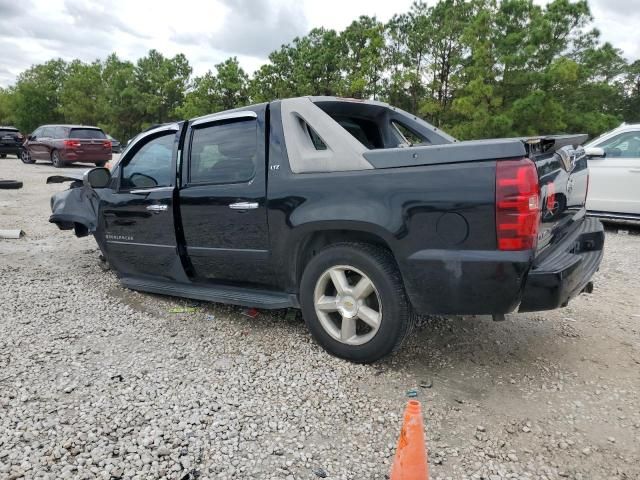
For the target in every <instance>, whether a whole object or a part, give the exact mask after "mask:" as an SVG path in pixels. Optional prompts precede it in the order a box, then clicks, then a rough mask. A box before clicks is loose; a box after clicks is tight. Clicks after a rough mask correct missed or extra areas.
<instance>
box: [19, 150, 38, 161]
mask: <svg viewBox="0 0 640 480" xmlns="http://www.w3.org/2000/svg"><path fill="white" fill-rule="evenodd" d="M20 160H22V163H26V164H27V165H30V164H32V163H36V161H35V160H34V159H33V158H31V154H30V153H29V150H27V149H26V148H25V149H23V150H22V151H21V152H20Z"/></svg>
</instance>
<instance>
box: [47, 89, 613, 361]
mask: <svg viewBox="0 0 640 480" xmlns="http://www.w3.org/2000/svg"><path fill="white" fill-rule="evenodd" d="M584 140H585V137H584V136H579V135H578V136H543V137H530V138H512V139H498V140H481V141H467V142H458V141H456V140H455V139H454V138H452V137H450V136H449V135H447V134H445V133H444V132H442V131H440V130H439V129H437V128H434V127H433V126H431V125H429V124H428V123H426V122H424V121H423V120H421V119H419V118H417V117H415V116H413V115H410V114H408V113H406V112H403V111H401V110H399V109H397V108H394V107H392V106H389V105H387V104H385V103H380V102H373V101H359V100H349V99H338V98H334V97H304V98H294V99H287V100H279V101H274V102H271V103H262V104H259V105H254V106H250V107H246V108H241V109H237V110H233V111H227V112H222V113H216V114H213V115H208V116H205V117H200V118H196V119H193V120H189V121H184V122H178V123H171V124H166V125H162V126H158V127H156V128H154V129H151V130H149V131H147V132H144V133H143V134H141V135H139V136H138V137H136V138H135V139H134V140H133V141H132V142H131V143H130V144H129V146H128V147H127V149H126V150H125V151H124V152H123V154H122V157H121V159H120V161H119V162H118V163H117V164H116V165H115V166H114V167H113V168H112V170H111V172H110V171H109V170H107V169H101V168H96V169H93V170H90V171H88V172H86V173H85V174H84V177H83V178H80V177H74V176H56V177H51V178H49V179H48V182H60V181H67V180H71V181H73V183H72V185H71V188H70V189H68V190H65V191H62V192H60V193H57V194H55V195H54V196H53V197H52V202H51V205H52V211H53V214H52V216H51V219H50V221H51V222H53V223H56V224H57V225H58V226H59V227H60V228H62V229H75V233H76V235H78V236H83V235H87V234H89V233H91V234H93V235H94V237H95V239H96V241H97V243H98V245H99V247H100V249H101V250H102V252H103V254H104V256H105V257H106V259H107V260H108V262H109V264H110V265H111V267H112V268H113V269H114V270H115V271H116V273H117V275H118V276H119V278H120V280H121V282H122V284H123V285H125V286H127V287H129V288H132V289H135V290H141V291H146V292H154V293H159V294H168V295H175V296H181V297H188V298H194V299H200V300H209V301H214V302H222V303H231V304H238V305H246V306H254V307H259V308H267V309H269V308H273V309H278V308H286V307H300V308H301V309H302V312H303V316H304V319H305V321H306V323H307V326H308V328H309V329H310V330H311V333H312V334H313V336H314V337H315V339H316V340H317V341H318V343H320V344H321V345H322V346H323V347H324V348H326V349H327V350H328V351H329V352H331V353H332V354H334V355H337V356H340V357H343V358H347V359H349V360H352V361H356V362H372V361H375V360H377V359H379V358H381V357H383V356H384V355H387V354H389V353H390V352H392V351H393V350H394V349H396V348H398V347H399V346H400V345H401V343H402V341H403V339H404V338H405V337H406V336H407V334H408V333H409V332H410V331H411V327H412V325H413V322H414V318H415V314H416V313H417V314H430V313H431V314H489V315H493V316H494V318H496V319H501V318H504V314H506V313H509V312H515V311H520V312H527V311H536V310H547V309H554V308H558V307H562V306H564V305H566V304H567V302H568V301H569V299H571V298H572V297H574V296H575V295H577V294H579V293H581V292H582V291H584V290H590V289H591V288H592V283H591V280H590V279H591V277H592V275H593V274H594V273H595V272H596V270H597V269H598V267H599V264H600V261H601V259H602V254H603V244H604V233H603V229H602V225H601V224H600V223H599V221H597V220H595V219H591V218H587V217H586V216H585V208H584V204H585V197H586V194H587V187H588V169H587V162H586V158H585V155H584V151H583V149H582V148H581V147H579V145H580V143H582V142H583V141H584Z"/></svg>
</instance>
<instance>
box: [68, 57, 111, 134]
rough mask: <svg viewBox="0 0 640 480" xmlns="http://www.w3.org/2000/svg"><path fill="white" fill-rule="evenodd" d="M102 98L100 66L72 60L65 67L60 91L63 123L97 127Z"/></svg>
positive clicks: (96, 63)
mask: <svg viewBox="0 0 640 480" xmlns="http://www.w3.org/2000/svg"><path fill="white" fill-rule="evenodd" d="M103 96H104V92H103V83H102V64H101V63H100V62H98V61H96V62H93V63H90V64H86V63H82V62H81V61H80V60H74V61H72V62H71V63H70V64H69V65H68V66H67V72H66V77H65V79H64V83H63V84H62V88H61V90H60V112H61V113H62V115H63V117H64V119H65V121H67V122H73V123H80V124H83V125H97V124H98V122H100V121H101V120H102V117H101V114H102V112H101V111H100V110H99V100H100V99H101V98H102V97H103Z"/></svg>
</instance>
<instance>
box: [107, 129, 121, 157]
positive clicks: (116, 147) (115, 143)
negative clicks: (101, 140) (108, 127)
mask: <svg viewBox="0 0 640 480" xmlns="http://www.w3.org/2000/svg"><path fill="white" fill-rule="evenodd" d="M107 138H108V139H109V140H111V153H120V152H122V144H121V143H120V141H119V140H117V139H115V138H113V137H112V136H111V135H109V134H108V133H107Z"/></svg>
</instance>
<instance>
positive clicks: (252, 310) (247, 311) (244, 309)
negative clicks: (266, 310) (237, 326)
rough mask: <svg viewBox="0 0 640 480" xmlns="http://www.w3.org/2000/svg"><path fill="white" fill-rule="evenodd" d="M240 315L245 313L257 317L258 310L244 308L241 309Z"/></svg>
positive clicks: (246, 315)
mask: <svg viewBox="0 0 640 480" xmlns="http://www.w3.org/2000/svg"><path fill="white" fill-rule="evenodd" d="M240 315H244V316H245V317H249V318H256V317H257V316H258V310H257V309H255V308H243V309H242V310H241V311H240Z"/></svg>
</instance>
